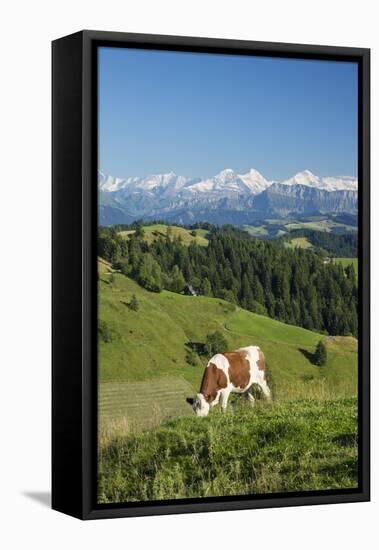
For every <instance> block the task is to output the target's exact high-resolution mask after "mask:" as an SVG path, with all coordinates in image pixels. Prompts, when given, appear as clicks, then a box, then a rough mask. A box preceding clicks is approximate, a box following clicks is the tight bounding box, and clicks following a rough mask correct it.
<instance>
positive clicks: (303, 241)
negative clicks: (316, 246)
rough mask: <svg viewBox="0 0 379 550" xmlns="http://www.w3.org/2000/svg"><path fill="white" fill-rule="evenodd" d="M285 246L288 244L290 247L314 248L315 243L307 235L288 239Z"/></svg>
mask: <svg viewBox="0 0 379 550" xmlns="http://www.w3.org/2000/svg"><path fill="white" fill-rule="evenodd" d="M284 246H288V247H289V248H297V247H299V248H312V247H313V245H312V243H310V242H309V241H308V239H307V238H305V237H297V238H295V239H291V240H290V241H287V242H285V243H284Z"/></svg>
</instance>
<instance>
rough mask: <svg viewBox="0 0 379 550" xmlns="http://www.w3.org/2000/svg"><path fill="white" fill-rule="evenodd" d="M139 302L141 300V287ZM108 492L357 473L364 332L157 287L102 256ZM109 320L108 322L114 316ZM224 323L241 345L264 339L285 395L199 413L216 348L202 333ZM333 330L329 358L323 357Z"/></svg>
mask: <svg viewBox="0 0 379 550" xmlns="http://www.w3.org/2000/svg"><path fill="white" fill-rule="evenodd" d="M133 295H135V296H136V298H137V302H138V311H133V310H132V309H131V308H130V307H129V303H130V301H131V298H132V296H133ZM99 319H100V321H101V326H102V330H103V332H102V336H101V337H100V339H99V413H100V414H99V418H100V424H99V441H100V446H99V492H98V495H99V500H100V501H101V502H120V501H127V500H146V499H164V498H180V497H198V496H215V495H222V494H245V493H255V492H276V491H295V490H296V491H299V490H314V489H328V488H336V487H353V486H355V485H356V464H357V445H356V429H357V422H356V413H357V410H356V393H357V342H356V340H355V339H354V338H348V337H325V336H322V335H320V334H317V333H314V332H311V331H309V330H305V329H302V328H299V327H295V326H290V325H286V324H284V323H280V322H278V321H274V320H272V319H269V318H268V317H263V316H260V315H255V314H253V313H250V312H247V311H245V310H242V309H240V308H237V307H235V306H234V305H232V304H230V303H228V302H225V301H223V300H219V299H216V298H206V297H203V296H201V297H200V296H199V297H189V296H182V295H179V294H174V293H171V292H167V291H163V292H161V293H159V294H156V293H151V292H148V291H146V290H144V289H142V288H141V287H139V286H138V285H137V284H136V283H135V282H134V281H132V280H130V279H128V278H127V277H125V276H123V275H121V274H119V273H113V274H112V273H109V272H107V271H106V270H105V269H104V265H102V267H101V273H100V280H99ZM104 326H105V328H104ZM216 329H219V330H221V331H222V332H223V333H224V335H225V337H226V338H227V341H228V345H229V348H230V349H235V348H237V347H240V346H246V345H250V344H253V345H259V346H260V347H261V348H262V350H263V351H264V353H265V355H266V360H267V365H268V369H269V374H270V385H271V388H272V390H273V394H274V402H273V404H268V403H266V402H264V401H263V400H257V405H256V407H255V408H254V409H251V408H249V407H248V406H247V405H246V404H245V403H244V402H243V401H242V400H241V398H240V396H236V395H234V396H232V397H231V399H230V406H229V408H228V412H227V414H226V415H222V414H221V413H220V411H219V410H218V408H217V407H216V408H215V409H214V410H213V411H212V412H211V414H210V416H209V417H207V418H201V419H199V418H196V417H195V416H194V415H193V412H192V409H191V407H190V406H189V405H188V404H187V403H186V400H185V398H186V397H188V396H189V395H193V394H194V393H195V392H196V391H198V389H199V386H200V381H201V377H202V374H203V370H204V366H205V364H206V362H207V358H206V357H205V356H202V357H199V360H198V365H197V366H191V365H190V364H188V362H187V358H186V356H187V353H188V351H189V350H190V349H191V345H194V344H199V343H203V342H204V340H205V337H206V334H207V333H209V332H212V331H214V330H216ZM321 338H322V339H324V340H325V343H326V346H327V350H328V359H327V364H326V366H325V367H322V368H320V367H317V366H315V365H314V364H313V363H312V353H313V351H314V349H315V346H316V344H317V342H318V341H319V340H320V339H321Z"/></svg>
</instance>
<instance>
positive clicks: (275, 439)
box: [98, 399, 357, 503]
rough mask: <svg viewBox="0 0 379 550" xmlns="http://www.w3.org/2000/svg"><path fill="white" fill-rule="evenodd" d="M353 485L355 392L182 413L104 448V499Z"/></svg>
mask: <svg viewBox="0 0 379 550" xmlns="http://www.w3.org/2000/svg"><path fill="white" fill-rule="evenodd" d="M356 486H357V406H356V400H355V399H346V400H338V401H287V402H283V403H281V404H277V405H275V406H272V407H270V406H257V407H255V409H254V412H252V411H251V410H250V409H249V408H248V406H243V405H239V406H236V407H234V409H232V410H230V411H229V412H228V413H227V414H224V415H223V414H221V413H219V412H217V411H215V413H214V414H212V415H210V416H209V417H206V418H200V419H198V418H178V419H176V420H174V421H171V422H168V423H165V424H164V425H162V426H160V427H158V428H157V429H155V430H150V431H146V432H142V433H137V434H133V435H131V436H129V437H128V438H120V439H115V440H113V441H112V442H111V443H110V444H109V445H107V446H106V447H102V448H101V449H100V454H99V486H98V498H99V501H100V502H102V503H107V502H122V501H124V502H125V501H139V500H140V501H143V500H160V499H172V498H194V497H212V496H223V495H243V494H254V493H276V492H287V491H288V492H291V491H307V490H327V489H337V488H338V489H341V488H353V487H356Z"/></svg>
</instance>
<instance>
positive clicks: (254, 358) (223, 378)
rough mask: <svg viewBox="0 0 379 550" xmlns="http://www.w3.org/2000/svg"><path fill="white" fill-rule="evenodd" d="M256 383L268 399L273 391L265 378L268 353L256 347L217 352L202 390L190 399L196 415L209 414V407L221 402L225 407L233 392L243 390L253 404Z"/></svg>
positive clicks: (208, 369)
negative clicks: (253, 386)
mask: <svg viewBox="0 0 379 550" xmlns="http://www.w3.org/2000/svg"><path fill="white" fill-rule="evenodd" d="M253 384H258V385H259V386H260V387H261V389H262V392H263V395H264V396H265V397H266V398H267V399H271V392H270V389H269V387H268V385H267V381H266V368H265V356H264V354H263V352H262V351H261V350H260V349H259V348H258V347H257V346H248V347H246V348H240V349H237V350H236V351H229V352H225V353H217V354H216V355H214V356H213V357H212V358H211V359H210V360H209V361H208V365H207V366H206V369H205V371H204V375H203V380H202V382H201V388H200V393H198V394H197V395H196V396H195V398H194V399H187V401H188V402H189V403H190V404H191V405H192V408H193V410H194V411H195V413H196V415H197V416H207V414H208V413H209V409H210V407H213V406H214V405H217V403H218V402H219V401H220V403H221V408H222V410H223V411H225V410H226V407H227V404H228V398H229V395H230V393H231V392H237V393H242V394H244V396H245V397H246V398H247V399H248V400H249V402H250V403H251V405H254V401H255V399H254V397H253V395H252V394H251V388H252V385H253Z"/></svg>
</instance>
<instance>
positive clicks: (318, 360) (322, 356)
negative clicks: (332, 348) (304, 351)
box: [314, 340, 327, 367]
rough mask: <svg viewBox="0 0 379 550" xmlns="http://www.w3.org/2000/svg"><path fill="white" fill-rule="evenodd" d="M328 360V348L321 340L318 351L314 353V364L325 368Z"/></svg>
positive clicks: (317, 347)
mask: <svg viewBox="0 0 379 550" xmlns="http://www.w3.org/2000/svg"><path fill="white" fill-rule="evenodd" d="M326 359H327V351H326V346H325V344H324V342H323V341H322V340H320V341H319V343H318V344H317V346H316V350H315V353H314V363H315V364H316V365H318V366H319V367H323V366H324V365H325V364H326Z"/></svg>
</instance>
